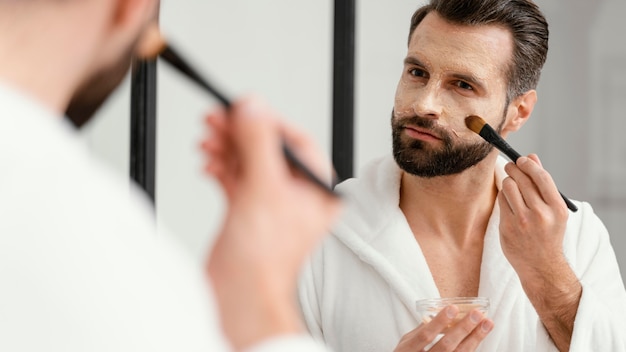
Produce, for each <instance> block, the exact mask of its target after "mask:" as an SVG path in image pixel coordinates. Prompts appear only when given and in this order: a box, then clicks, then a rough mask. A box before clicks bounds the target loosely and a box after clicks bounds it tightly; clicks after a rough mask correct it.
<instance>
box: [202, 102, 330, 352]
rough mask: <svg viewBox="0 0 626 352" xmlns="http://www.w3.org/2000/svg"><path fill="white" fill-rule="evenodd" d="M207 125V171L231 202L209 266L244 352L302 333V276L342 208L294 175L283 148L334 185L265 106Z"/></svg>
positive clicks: (303, 143)
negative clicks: (298, 292) (272, 339)
mask: <svg viewBox="0 0 626 352" xmlns="http://www.w3.org/2000/svg"><path fill="white" fill-rule="evenodd" d="M207 123H208V124H209V126H210V127H211V129H212V134H211V137H210V138H209V139H207V140H206V141H205V142H204V143H203V149H204V150H205V151H206V153H207V154H208V165H207V171H208V172H209V173H210V174H211V175H213V176H215V178H216V179H217V180H218V181H219V182H220V183H221V185H222V186H223V189H224V192H225V194H226V198H227V201H228V210H227V214H226V219H225V221H224V224H223V227H222V230H221V232H220V234H219V237H218V239H217V241H216V243H215V246H214V248H213V250H212V253H211V256H210V258H209V260H208V264H207V268H208V273H209V276H210V278H211V280H212V282H213V285H214V286H215V291H216V295H217V300H218V303H219V305H220V310H221V313H222V322H223V325H224V330H225V332H226V334H227V335H228V337H229V338H230V339H231V342H232V343H233V345H234V346H235V347H236V348H243V347H246V346H249V345H251V344H253V343H256V342H259V341H260V340H262V339H266V338H269V337H272V336H275V335H279V334H289V333H301V332H302V331H303V328H302V324H301V321H300V317H299V310H298V309H297V304H296V301H295V297H296V296H295V288H296V281H297V276H298V274H299V271H300V269H301V265H302V264H303V262H304V260H305V258H306V256H308V255H309V253H310V252H311V251H312V250H313V249H314V248H315V246H316V245H317V244H318V242H319V241H320V240H321V239H322V237H323V236H324V235H325V234H326V233H327V232H328V229H329V227H330V225H331V223H332V221H333V220H334V218H335V217H336V215H337V214H338V210H339V200H338V199H337V198H336V197H333V196H332V195H329V194H328V193H326V192H324V191H322V190H321V189H320V188H319V187H318V186H316V185H314V184H312V183H311V182H310V181H309V180H307V179H306V178H304V177H302V175H300V174H299V173H298V172H297V171H295V170H292V169H291V168H290V167H289V165H288V164H287V162H286V161H285V158H284V156H283V153H282V141H283V140H286V141H287V143H288V144H289V145H290V147H291V148H293V150H294V152H295V153H296V154H298V157H299V158H300V160H302V161H303V162H304V163H306V165H307V166H308V167H309V168H311V170H312V171H313V172H315V173H317V175H320V176H321V175H326V176H329V177H328V178H330V174H331V172H330V167H329V163H327V162H325V161H324V159H323V158H322V157H321V155H322V154H321V153H320V152H319V151H318V150H317V149H316V148H315V147H314V146H313V143H312V142H311V141H310V140H309V139H308V138H306V137H305V136H304V135H302V134H300V133H298V132H296V131H295V130H294V129H291V128H288V127H286V126H285V125H284V124H282V123H281V122H279V120H278V115H277V114H276V113H275V112H274V111H273V110H271V109H270V108H269V107H268V106H267V105H265V104H264V103H263V102H262V101H260V100H259V99H258V98H244V99H242V100H240V101H237V102H236V103H235V104H234V105H233V106H232V107H231V108H230V109H229V111H224V110H223V109H218V110H216V111H214V112H213V113H211V114H210V115H209V116H208V118H207Z"/></svg>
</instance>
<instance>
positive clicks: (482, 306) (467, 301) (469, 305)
mask: <svg viewBox="0 0 626 352" xmlns="http://www.w3.org/2000/svg"><path fill="white" fill-rule="evenodd" d="M451 305H455V306H457V307H458V308H459V314H458V315H457V316H456V318H455V319H454V322H453V323H452V324H451V325H454V324H455V323H456V322H458V321H459V320H461V319H463V317H464V316H465V315H467V313H469V312H470V311H471V310H473V309H478V311H480V312H481V313H483V315H485V316H487V313H489V298H487V297H446V298H429V299H421V300H418V301H417V302H415V306H416V308H417V313H418V314H419V316H420V318H421V319H422V321H423V322H424V323H428V322H430V321H431V320H432V319H433V318H434V317H435V316H436V315H437V314H438V313H439V312H440V311H441V310H442V309H443V308H445V307H447V306H451Z"/></svg>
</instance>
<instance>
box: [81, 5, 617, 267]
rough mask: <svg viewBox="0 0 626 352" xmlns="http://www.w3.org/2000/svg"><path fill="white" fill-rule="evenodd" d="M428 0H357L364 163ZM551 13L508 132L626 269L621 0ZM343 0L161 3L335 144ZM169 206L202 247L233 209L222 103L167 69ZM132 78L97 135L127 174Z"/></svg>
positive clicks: (237, 83)
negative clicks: (225, 196) (215, 134)
mask: <svg viewBox="0 0 626 352" xmlns="http://www.w3.org/2000/svg"><path fill="white" fill-rule="evenodd" d="M422 3H423V1H419V0H411V1H409V0H394V1H373V0H362V1H357V8H358V10H357V105H356V113H357V120H356V131H357V140H356V160H355V163H356V168H357V169H358V168H359V167H361V166H362V165H363V164H364V163H366V162H367V161H368V160H369V159H371V158H372V157H374V156H378V155H383V154H387V153H389V152H390V149H391V147H390V145H391V144H390V140H391V138H390V130H389V118H390V113H391V107H392V103H393V95H394V91H395V86H396V83H397V80H398V78H399V75H400V70H401V68H402V60H403V57H404V55H405V50H406V40H407V32H408V25H409V19H410V16H411V14H412V12H413V11H414V9H415V8H417V7H418V6H419V5H420V4H422ZM537 3H538V4H539V6H540V7H542V9H543V10H544V12H545V14H546V16H547V18H548V21H549V23H550V30H551V40H550V52H549V55H548V62H547V63H546V67H545V69H544V72H543V75H542V80H541V83H540V86H539V89H538V91H539V103H538V106H537V109H536V112H535V114H534V115H533V118H532V119H531V121H530V122H529V123H528V124H527V125H526V126H525V127H524V129H523V130H522V131H521V132H519V133H518V134H516V135H514V136H512V137H511V139H510V142H511V144H513V145H514V146H516V149H518V150H519V151H520V152H522V153H523V154H526V153H530V152H535V153H537V154H539V155H540V156H541V157H542V161H543V162H544V165H545V166H546V167H547V168H548V169H549V170H550V171H551V172H552V174H553V177H554V178H555V180H556V182H557V184H558V185H559V188H560V189H561V191H563V193H564V194H567V195H568V196H570V197H572V198H575V199H582V200H588V201H590V202H591V204H592V205H593V206H594V208H595V209H596V211H597V212H598V214H599V215H600V216H601V218H602V219H603V220H604V221H605V224H606V225H607V227H608V228H609V231H610V232H611V234H612V241H613V244H614V246H615V249H616V252H617V255H618V260H619V261H620V264H621V268H622V272H623V273H626V239H625V238H624V236H623V235H622V233H623V229H624V228H626V216H625V215H626V183H625V182H624V181H626V138H623V137H622V132H621V131H624V130H625V128H626V118H625V117H626V116H624V113H623V109H621V108H620V107H621V106H622V104H623V103H622V102H623V99H624V98H626V83H624V82H626V41H625V40H623V35H624V34H625V33H624V30H623V29H622V27H621V21H622V20H621V16H620V14H622V13H624V12H626V2H624V1H623V0H604V1H595V2H592V1H586V0H538V1H537ZM332 15H333V2H332V1H330V0H324V1H319V0H318V1H293V0H265V1H254V0H230V1H217V0H214V1H209V0H163V5H162V12H161V21H162V27H163V30H164V32H165V33H166V34H168V36H169V38H170V39H171V41H172V42H173V43H176V45H177V47H178V48H179V49H180V51H182V52H184V53H186V54H187V55H188V56H189V58H190V59H192V61H194V62H195V63H197V64H198V65H199V66H200V67H201V68H202V69H204V71H205V72H206V73H207V74H208V75H209V76H210V77H212V78H213V79H214V80H215V81H216V82H218V83H219V85H220V86H221V87H223V88H224V89H225V90H226V91H228V92H230V93H232V95H233V96H237V95H239V94H241V93H244V92H249V91H256V92H259V93H261V94H262V95H263V96H265V97H266V98H267V99H268V100H269V101H270V102H271V104H273V105H274V106H276V107H277V108H278V110H280V111H282V112H284V114H285V116H286V117H287V118H288V119H289V120H290V121H292V122H293V123H295V124H296V125H298V126H300V127H302V128H304V129H306V130H307V131H309V133H311V134H312V135H313V136H314V137H315V138H316V139H317V141H318V142H319V143H320V144H321V145H322V146H323V147H324V148H325V150H326V151H327V152H328V153H329V154H330V137H331V131H330V123H331V88H332V81H331V80H332V24H333V20H332ZM158 74H159V93H158V99H159V105H158V112H159V115H158V124H159V133H158V160H157V169H158V172H157V215H158V218H159V221H160V223H161V224H165V225H166V226H167V227H169V228H170V229H171V230H173V231H174V232H175V233H176V234H177V236H179V237H180V238H181V239H182V240H183V241H184V243H186V244H187V245H188V246H189V248H190V249H192V250H193V251H194V252H195V253H196V254H198V255H199V254H202V253H203V249H204V248H205V244H206V242H207V240H208V238H209V237H207V236H208V234H210V233H213V232H214V229H215V228H216V227H217V226H218V222H219V219H220V216H221V214H222V211H223V207H222V200H221V195H220V193H219V190H218V189H217V188H216V186H215V184H214V183H213V182H212V181H211V180H209V179H207V178H206V177H204V176H203V175H202V172H201V167H202V159H201V157H200V154H199V153H198V148H197V145H198V143H199V141H200V139H201V137H202V136H203V135H204V133H206V132H205V130H204V128H203V124H202V117H203V113H204V112H205V111H207V109H209V108H210V106H211V105H212V104H213V103H214V102H213V100H211V98H208V97H206V96H205V95H203V94H202V93H200V92H198V91H197V90H196V89H195V87H193V86H192V85H190V84H189V83H188V82H186V81H185V80H184V79H182V78H181V77H178V76H177V75H175V74H174V73H173V72H172V71H171V70H170V69H169V68H168V67H160V68H159V73H158ZM128 95H129V89H128V84H126V85H125V86H124V87H123V88H122V90H121V91H120V92H118V94H117V95H116V96H115V99H114V100H113V101H111V102H110V103H109V104H108V105H107V106H106V107H105V110H104V111H103V112H102V113H101V115H105V116H102V118H100V119H98V120H97V121H95V123H92V125H91V126H89V128H88V130H87V131H86V132H85V136H86V138H87V139H88V141H89V142H90V143H91V145H92V147H93V149H94V152H95V153H97V154H98V155H101V156H102V157H103V158H104V159H105V160H107V162H109V163H111V164H112V165H114V167H116V168H117V169H118V170H120V172H121V173H123V174H124V175H127V174H128V131H129V128H128V124H129V121H128V119H129V118H128V106H129V99H128Z"/></svg>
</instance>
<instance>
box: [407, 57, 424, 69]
mask: <svg viewBox="0 0 626 352" xmlns="http://www.w3.org/2000/svg"><path fill="white" fill-rule="evenodd" d="M404 64H405V65H415V66H421V67H426V66H424V64H423V63H422V62H421V61H420V60H418V59H417V58H416V57H414V56H407V57H406V58H405V59H404Z"/></svg>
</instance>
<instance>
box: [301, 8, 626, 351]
mask: <svg viewBox="0 0 626 352" xmlns="http://www.w3.org/2000/svg"><path fill="white" fill-rule="evenodd" d="M547 49H548V28H547V23H546V21H545V19H544V17H543V15H542V14H541V12H540V10H539V9H538V8H537V7H536V5H535V4H533V3H532V2H531V1H526V0H517V1H514V0H431V1H430V2H429V4H427V5H425V6H424V7H422V8H420V9H418V10H417V11H416V12H415V14H414V15H413V17H412V21H411V30H410V35H409V44H408V52H407V55H406V58H405V60H404V68H403V71H402V75H401V78H400V81H399V84H398V87H397V91H396V97H395V101H394V109H393V113H392V119H391V125H392V132H393V158H391V156H389V157H387V158H383V159H381V160H375V161H373V162H372V163H371V164H369V165H368V166H367V167H366V168H365V170H364V171H363V172H362V177H360V178H358V179H351V180H348V181H346V182H344V183H342V184H341V185H339V186H338V190H339V192H341V193H342V194H344V195H345V197H346V199H347V201H348V206H349V207H348V210H347V211H346V213H345V214H344V216H343V218H342V220H341V222H340V224H339V225H337V226H336V227H335V228H334V229H333V236H331V237H330V238H329V239H328V240H327V241H325V243H324V244H323V246H322V248H321V249H320V250H319V251H318V252H317V253H315V255H314V256H313V257H312V259H311V263H310V266H309V267H307V268H306V269H305V270H304V272H303V276H302V281H301V286H300V300H301V306H302V310H303V314H304V316H305V319H306V322H307V324H308V327H309V330H310V331H311V332H312V334H313V335H314V336H315V337H317V338H319V339H322V340H324V341H325V342H326V343H327V344H328V345H330V346H331V347H333V348H335V349H336V350H338V351H358V352H363V351H391V350H393V349H394V348H396V351H421V350H423V349H425V348H426V347H427V346H428V345H429V344H432V343H433V342H434V341H435V342H436V343H435V344H434V345H433V346H432V348H431V351H453V350H462V351H466V350H480V351H553V350H560V351H567V350H572V351H624V350H626V333H625V332H626V292H625V290H624V286H623V283H622V280H621V276H620V272H619V269H618V265H617V262H616V259H615V254H614V251H613V249H612V247H611V244H610V241H609V237H608V234H607V231H606V229H605V227H604V226H603V224H602V222H601V221H600V220H599V219H598V218H597V217H596V215H595V214H594V213H593V210H592V209H591V207H590V205H589V204H587V203H583V202H575V204H576V205H577V206H578V208H579V211H578V212H575V213H574V212H569V211H568V209H567V207H566V204H565V202H564V201H563V199H562V197H561V196H560V194H559V192H558V190H557V188H556V186H555V184H554V182H553V180H552V178H551V176H550V175H549V174H548V173H547V172H546V171H545V170H544V169H543V168H542V165H541V162H540V161H539V158H538V157H537V156H536V155H529V156H525V157H521V158H520V159H518V160H517V163H515V164H514V163H507V162H506V161H505V160H504V159H502V157H500V156H499V154H498V151H497V150H495V149H494V148H492V147H491V146H490V145H489V144H487V143H486V142H484V141H483V140H482V139H481V137H479V136H478V135H476V134H475V133H474V132H472V131H470V130H469V129H468V128H467V127H466V126H465V124H464V119H465V117H467V116H469V115H478V116H481V117H482V118H483V119H484V120H485V121H486V122H487V123H489V124H490V125H491V126H494V128H495V129H496V130H497V131H498V132H499V133H500V134H501V135H502V136H504V137H506V136H507V135H508V134H509V133H511V132H514V131H517V130H518V129H520V128H521V127H522V126H523V125H524V123H525V122H526V121H527V120H528V118H529V117H530V116H531V113H532V111H533V107H534V105H535V102H536V100H537V93H536V91H535V88H536V86H537V82H538V80H539V75H540V70H541V67H542V66H543V63H544V62H545V58H546V55H547ZM456 296H470V297H471V296H485V297H488V298H489V299H490V301H491V308H490V310H489V313H488V315H487V317H485V316H483V315H482V314H480V313H479V312H478V311H474V312H472V313H470V314H468V315H466V316H465V317H463V318H462V319H461V320H460V322H459V323H458V324H456V325H454V326H453V327H452V328H449V329H448V330H446V333H445V335H444V336H443V338H441V339H440V340H438V342H437V340H435V338H436V337H437V336H438V335H439V334H440V333H442V332H443V331H444V330H445V329H447V327H448V325H449V324H450V322H452V321H453V320H454V319H455V317H456V315H457V314H458V308H457V307H454V306H452V307H448V308H447V309H446V310H444V311H442V312H441V313H440V314H439V315H437V317H436V318H434V319H433V320H432V321H431V322H429V323H422V321H421V320H420V318H419V317H418V315H417V312H416V308H415V302H416V300H419V299H424V298H434V297H456Z"/></svg>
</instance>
